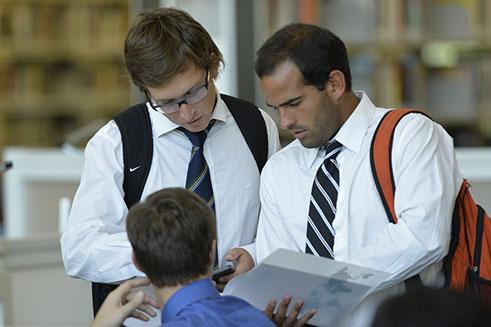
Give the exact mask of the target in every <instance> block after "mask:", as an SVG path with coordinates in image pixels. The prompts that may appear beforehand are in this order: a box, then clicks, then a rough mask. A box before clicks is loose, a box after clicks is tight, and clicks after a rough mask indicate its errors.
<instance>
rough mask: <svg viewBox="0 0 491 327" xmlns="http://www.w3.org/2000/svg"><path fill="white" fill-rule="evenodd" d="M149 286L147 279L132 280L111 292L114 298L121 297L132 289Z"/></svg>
mask: <svg viewBox="0 0 491 327" xmlns="http://www.w3.org/2000/svg"><path fill="white" fill-rule="evenodd" d="M145 285H150V281H149V280H148V279H147V278H133V279H130V280H127V281H126V282H124V283H122V284H121V285H119V286H118V287H117V288H116V289H115V290H114V291H113V292H111V293H113V294H114V296H117V297H123V296H124V295H126V294H128V293H129V292H130V291H131V290H132V289H133V288H136V287H140V286H145Z"/></svg>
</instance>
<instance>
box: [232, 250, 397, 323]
mask: <svg viewBox="0 0 491 327" xmlns="http://www.w3.org/2000/svg"><path fill="white" fill-rule="evenodd" d="M387 277H388V274H387V273H384V272H380V271H376V270H372V269H367V268H363V267H359V266H355V265H351V264H346V263H343V262H338V261H334V260H332V259H327V258H320V257H315V256H313V255H308V254H304V253H298V252H294V251H289V250H284V249H280V250H277V251H276V252H274V253H273V254H271V255H270V256H269V257H268V258H266V259H265V260H264V261H263V262H262V263H261V264H260V265H258V266H257V267H256V268H254V269H253V270H251V271H250V272H248V273H246V274H244V275H242V276H239V277H237V278H234V279H233V280H231V281H230V282H229V283H228V285H227V287H226V288H225V290H224V292H223V294H224V295H234V296H237V297H240V298H242V299H244V300H246V301H248V302H249V303H251V304H252V305H254V306H255V307H257V308H258V309H260V310H263V309H264V308H265V307H266V304H267V302H268V301H269V300H270V299H281V298H282V297H284V296H285V295H291V296H292V303H294V302H295V301H296V300H298V299H303V300H304V301H305V304H304V307H303V310H302V313H301V314H303V313H304V312H306V311H307V310H310V309H316V310H317V313H316V315H315V316H314V317H313V318H312V319H311V320H310V321H309V323H311V324H313V325H317V326H337V325H338V324H339V322H340V321H341V320H342V319H343V318H344V317H346V315H348V314H349V313H350V312H351V311H352V310H353V309H354V308H355V307H356V305H357V304H358V303H360V302H361V301H362V300H363V299H364V298H365V297H366V296H367V295H368V294H370V293H371V291H372V290H373V289H375V288H376V287H377V286H378V285H380V284H381V283H382V282H383V281H384V280H385V279H386V278H387ZM291 307H293V305H290V309H291Z"/></svg>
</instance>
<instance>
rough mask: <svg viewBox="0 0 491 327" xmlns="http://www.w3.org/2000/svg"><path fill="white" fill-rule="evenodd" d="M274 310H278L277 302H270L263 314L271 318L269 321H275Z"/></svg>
mask: <svg viewBox="0 0 491 327" xmlns="http://www.w3.org/2000/svg"><path fill="white" fill-rule="evenodd" d="M274 308H276V300H274V299H273V300H269V301H268V304H267V305H266V308H265V309H264V311H263V313H264V314H265V315H266V317H268V318H269V320H272V319H273V313H274Z"/></svg>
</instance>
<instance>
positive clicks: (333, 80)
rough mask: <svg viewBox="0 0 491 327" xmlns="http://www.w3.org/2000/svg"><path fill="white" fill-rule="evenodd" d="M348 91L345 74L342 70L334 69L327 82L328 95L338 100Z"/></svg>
mask: <svg viewBox="0 0 491 327" xmlns="http://www.w3.org/2000/svg"><path fill="white" fill-rule="evenodd" d="M345 91H346V81H345V79H344V74H343V73H342V72H341V71H340V70H337V69H335V70H333V71H331V72H330V73H329V79H328V80H327V82H326V92H327V95H328V96H329V97H330V98H331V99H332V100H333V101H338V100H339V99H340V98H341V97H342V96H343V94H344V92H345Z"/></svg>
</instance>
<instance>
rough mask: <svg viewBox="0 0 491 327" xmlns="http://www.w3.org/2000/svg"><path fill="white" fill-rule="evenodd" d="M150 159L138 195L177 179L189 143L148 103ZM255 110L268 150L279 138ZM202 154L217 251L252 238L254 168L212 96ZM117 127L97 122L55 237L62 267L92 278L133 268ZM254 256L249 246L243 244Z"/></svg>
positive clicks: (126, 274) (115, 277)
mask: <svg viewBox="0 0 491 327" xmlns="http://www.w3.org/2000/svg"><path fill="white" fill-rule="evenodd" d="M147 109H148V111H149V113H150V120H151V123H152V133H153V144H154V151H153V159H152V165H151V168H150V172H149V174H148V178H147V182H146V184H145V188H144V189H143V194H142V199H144V198H146V197H147V196H148V195H150V194H151V193H153V192H155V191H157V190H160V189H162V188H164V187H185V185H186V175H187V169H188V165H189V160H190V156H191V149H192V145H191V142H189V139H188V138H187V137H186V136H185V135H184V133H182V132H181V131H179V130H177V128H178V127H179V126H178V125H176V124H174V123H173V122H171V121H170V120H169V119H168V118H167V117H165V116H164V115H162V114H160V113H158V112H156V111H154V110H152V109H151V108H150V107H149V106H148V104H147ZM261 113H262V115H263V117H264V120H265V122H266V128H267V131H268V149H269V155H268V157H269V156H271V155H272V154H273V153H275V152H276V151H277V150H278V149H279V147H280V145H279V139H278V131H277V128H276V125H275V123H274V121H273V120H272V119H271V117H269V116H268V115H267V114H266V113H265V112H264V111H262V110H261ZM212 119H215V120H216V122H215V124H214V126H213V128H212V129H211V130H210V132H209V134H208V136H207V139H206V142H205V145H204V156H205V158H206V161H207V163H208V166H209V169H210V177H211V182H212V187H213V193H214V197H215V212H216V216H217V239H218V257H219V260H220V261H222V257H223V256H224V255H225V254H226V253H227V252H228V250H230V249H232V248H234V247H237V246H242V245H248V244H250V243H252V242H253V240H254V236H255V233H256V227H257V220H258V216H259V207H260V205H259V191H258V190H259V171H258V168H257V165H256V162H255V160H254V157H253V155H252V153H251V151H250V150H249V147H248V145H247V143H246V141H245V139H244V138H243V136H242V134H241V132H240V130H239V128H238V126H237V123H236V122H235V120H234V119H233V116H232V114H231V113H230V111H229V110H228V108H227V106H226V105H225V103H224V102H223V100H222V99H221V98H220V97H218V101H217V104H216V107H215V109H214V111H213V114H212ZM123 178H124V174H123V152H122V144H121V134H120V132H119V129H118V127H117V126H116V124H115V122H114V121H110V122H109V123H108V124H106V125H105V126H104V127H102V128H101V129H100V130H99V131H98V132H97V134H96V135H95V136H94V137H93V138H92V139H91V140H90V142H89V143H88V144H87V147H86V149H85V164H84V168H83V173H82V178H81V181H80V186H79V188H78V190H77V193H76V194H75V198H74V201H73V206H72V209H71V212H70V216H69V218H68V222H67V225H66V227H65V230H64V232H63V235H62V237H61V247H62V258H63V262H64V265H65V270H66V272H67V274H68V275H70V276H74V277H78V278H82V279H86V280H89V281H95V282H106V283H107V282H118V281H122V280H126V279H128V278H131V277H134V276H141V275H142V273H140V272H139V271H137V269H136V268H135V266H134V265H133V264H132V262H131V246H130V243H129V242H128V239H127V235H126V227H125V222H126V215H127V213H128V210H127V208H126V204H125V202H124V199H123V194H124V193H123V188H122V185H123ZM244 247H245V248H246V249H247V250H248V251H249V252H251V254H252V255H253V256H254V247H253V246H252V247H251V246H244Z"/></svg>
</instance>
